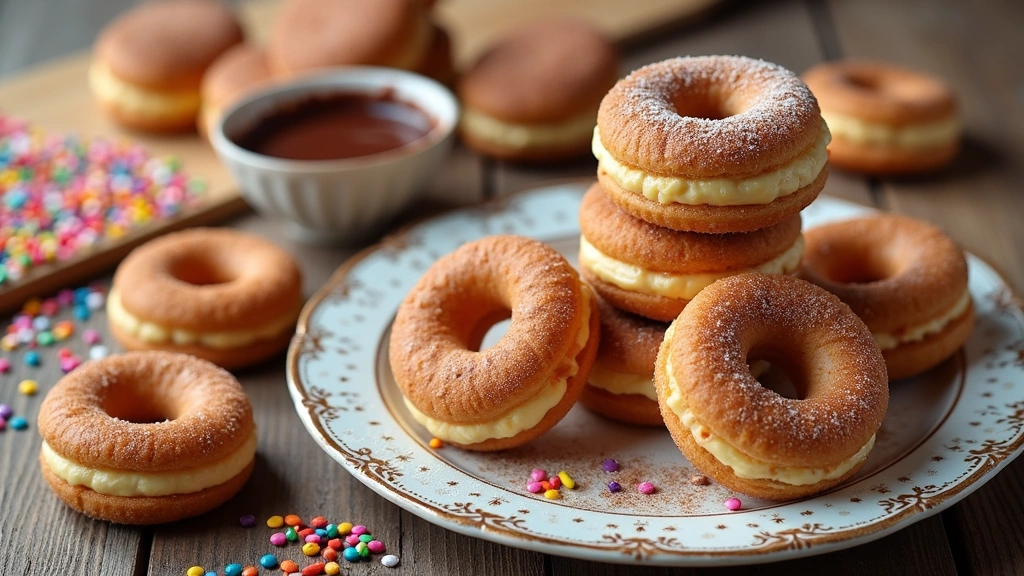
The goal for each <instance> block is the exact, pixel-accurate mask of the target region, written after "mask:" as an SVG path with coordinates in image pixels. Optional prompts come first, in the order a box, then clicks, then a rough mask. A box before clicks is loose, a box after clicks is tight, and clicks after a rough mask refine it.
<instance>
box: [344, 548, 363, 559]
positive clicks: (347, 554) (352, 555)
mask: <svg viewBox="0 0 1024 576" xmlns="http://www.w3.org/2000/svg"><path fill="white" fill-rule="evenodd" d="M342 556H344V558H345V560H347V561H349V562H359V560H361V559H362V557H361V556H359V551H358V550H356V549H355V548H346V549H345V551H344V552H343V553H342Z"/></svg>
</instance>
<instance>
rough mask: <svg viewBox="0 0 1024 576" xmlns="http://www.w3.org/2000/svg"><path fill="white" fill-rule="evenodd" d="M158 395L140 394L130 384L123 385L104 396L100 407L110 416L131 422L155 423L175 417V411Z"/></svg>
mask: <svg viewBox="0 0 1024 576" xmlns="http://www.w3.org/2000/svg"><path fill="white" fill-rule="evenodd" d="M159 396H160V395H158V394H141V393H140V391H138V390H135V389H134V387H132V386H123V387H119V388H118V390H116V392H114V393H112V394H108V395H107V396H106V398H104V400H103V403H102V408H103V411H104V412H106V413H107V415H108V416H110V417H111V418H116V419H118V420H124V421H125V422H131V423H133V424H155V423H159V422H167V421H170V420H174V419H175V418H177V413H176V411H174V410H172V409H171V407H170V406H168V405H167V404H166V402H164V401H163V399H162V398H160V397H159Z"/></svg>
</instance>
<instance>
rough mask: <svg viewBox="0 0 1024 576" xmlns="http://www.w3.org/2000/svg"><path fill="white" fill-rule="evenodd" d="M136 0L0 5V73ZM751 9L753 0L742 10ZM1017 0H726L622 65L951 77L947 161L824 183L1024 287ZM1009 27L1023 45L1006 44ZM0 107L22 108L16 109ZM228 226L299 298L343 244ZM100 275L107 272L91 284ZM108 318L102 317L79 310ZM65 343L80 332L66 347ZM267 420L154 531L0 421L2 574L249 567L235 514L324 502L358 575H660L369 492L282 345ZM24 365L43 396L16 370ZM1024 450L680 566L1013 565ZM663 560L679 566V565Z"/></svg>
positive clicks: (1022, 11)
mask: <svg viewBox="0 0 1024 576" xmlns="http://www.w3.org/2000/svg"><path fill="white" fill-rule="evenodd" d="M132 3H133V2H132V0H45V1H44V0H40V1H37V2H28V1H27V0H0V75H6V74H11V73H13V72H15V71H17V70H20V69H22V68H24V67H27V66H30V65H32V64H35V63H38V62H40V61H43V60H46V59H49V58H53V57H56V56H58V55H61V54H63V53H66V52H69V51H72V50H78V49H81V48H84V47H86V46H88V45H89V43H90V42H91V40H92V38H93V36H94V35H95V33H96V31H97V30H98V29H99V28H100V27H101V26H102V25H103V24H104V23H105V22H106V21H107V20H108V19H110V18H111V17H112V16H113V15H114V14H116V13H117V12H118V11H119V10H121V9H123V8H124V7H125V6H127V5H129V4H132ZM755 4H756V5H755ZM1022 27H1024V3H1021V2H1011V1H1005V0H977V1H974V2H960V1H958V0H934V1H925V0H916V1H911V0H845V1H843V0H833V1H830V2H813V1H806V2H805V1H801V0H779V1H772V2H760V3H750V5H746V4H740V3H736V4H730V5H726V6H725V7H724V8H722V9H720V10H719V11H717V12H716V13H714V14H712V15H711V16H709V17H707V18H706V19H704V20H703V21H701V22H699V23H697V24H689V25H687V26H685V27H676V28H671V29H667V30H665V31H663V32H662V33H659V35H657V36H655V37H653V38H648V39H646V40H644V41H643V42H642V43H636V44H634V45H630V46H625V47H624V51H625V62H624V66H623V70H624V71H628V70H631V69H633V68H636V67H638V66H640V65H642V64H645V63H648V62H653V61H656V60H661V59H663V58H666V57H670V56H676V55H682V54H716V53H728V54H733V53H735V54H745V55H750V56H756V57H761V58H764V59H767V60H770V61H773V62H778V63H780V64H782V65H784V66H786V67H788V68H790V69H793V70H796V71H802V70H804V69H806V68H807V67H808V66H810V65H812V64H814V63H815V62H818V61H820V60H823V59H830V58H838V57H844V56H865V57H876V58H881V59H885V60H891V61H893V62H898V63H902V64H905V65H908V66H912V67H916V68H920V69H922V70H927V71H929V72H932V73H934V74H937V75H939V76H942V77H944V78H945V79H947V80H948V81H949V82H950V83H951V84H952V86H953V87H954V89H955V90H956V92H957V93H958V94H959V96H960V98H961V102H962V104H963V115H964V118H965V120H966V125H967V140H966V147H965V149H964V151H963V153H962V154H961V156H960V157H959V158H958V159H957V161H956V163H955V164H954V166H953V167H952V168H950V169H949V170H947V171H945V172H943V173H942V174H937V175H935V176H930V177H927V178H920V179H899V180H887V179H886V180H878V179H867V178H862V177H858V176H852V175H848V174H844V173H841V172H838V171H836V172H833V173H832V174H831V175H830V177H829V181H828V185H827V186H826V189H825V193H826V194H831V195H834V196H839V197H843V198H848V199H851V200H854V201H857V202H861V203H864V204H870V205H874V206H878V207H880V208H883V209H887V210H891V211H894V212H899V213H904V214H910V215H914V216H917V217H921V218H924V219H927V220H930V221H932V222H935V223H937V224H939V225H940V226H942V227H944V228H945V229H946V230H948V231H949V232H950V233H951V234H952V235H953V236H954V237H955V238H956V239H957V240H959V241H960V242H961V243H963V245H964V246H965V247H966V248H968V249H969V250H971V251H973V252H975V253H976V254H978V255H980V256H982V257H984V258H986V259H987V260H988V261H990V262H992V263H994V264H995V265H996V266H997V267H998V268H1000V269H1001V270H1002V271H1003V272H1004V274H1005V275H1006V277H1007V278H1008V280H1009V281H1010V282H1011V283H1012V284H1013V285H1014V286H1016V287H1017V288H1018V289H1020V288H1021V287H1024V195H1022V194H1021V191H1022V190H1024V65H1022V64H1021V61H1020V58H1021V54H1022V51H1024V45H1022V44H1021V42H1020V40H1019V38H1020V36H1019V34H1020V30H1021V28H1022ZM1015 39H1016V40H1015ZM7 112H12V113H15V114H16V113H17V110H9V111H7ZM594 168H595V165H594V162H593V161H592V160H587V161H581V162H579V163H575V164H571V165H561V166H557V167H550V168H544V169H531V168H522V167H516V166H510V165H506V164H503V163H497V162H491V161H488V160H483V159H481V158H479V157H477V156H474V155H472V154H470V153H469V152H467V151H465V150H461V149H459V150H457V151H456V153H455V155H454V156H453V157H452V158H451V160H450V161H449V163H448V164H447V165H446V166H444V168H443V169H442V170H441V171H440V172H439V174H438V178H437V181H436V182H435V184H434V185H433V190H432V192H433V193H434V194H435V195H438V194H441V195H445V196H446V197H449V198H452V199H457V200H456V201H457V202H463V203H464V202H467V201H478V200H482V199H486V198H488V197H494V196H498V195H502V194H506V193H509V192H511V191H515V190H517V189H521V188H523V187H527V186H530V185H532V184H535V183H538V182H542V181H544V180H549V179H552V178H560V177H565V176H587V175H592V174H593V173H594ZM229 225H230V226H233V227H237V228H241V229H246V230H250V231H253V232H256V233H258V234H263V235H266V236H268V237H270V238H273V239H274V240H275V241H277V242H279V243H281V244H283V245H285V246H286V247H288V248H289V249H291V250H292V252H293V253H294V254H295V255H296V257H298V258H299V261H300V263H301V265H302V268H303V272H304V273H305V278H306V290H307V292H308V293H312V292H313V291H314V290H315V289H316V288H317V287H318V286H320V285H321V284H322V283H323V282H324V281H326V279H327V278H328V276H329V275H330V273H331V272H332V271H333V270H334V269H335V268H336V267H337V266H338V265H339V264H341V263H342V262H343V261H344V260H345V258H346V257H348V256H349V255H350V254H351V252H350V251H343V250H329V249H312V248H307V247H300V246H296V245H292V244H290V243H288V241H287V240H285V239H284V238H283V236H282V235H281V234H280V231H279V230H278V229H277V228H276V227H275V226H273V225H271V224H268V223H267V222H265V221H263V220H261V219H260V218H258V217H256V216H255V215H248V216H244V217H242V218H239V219H237V220H235V221H233V222H231V223H229ZM101 280H102V281H105V280H106V279H105V278H104V279H101ZM90 324H92V325H93V327H94V328H97V329H101V330H102V329H104V322H103V318H102V315H97V316H96V317H94V319H93V320H92V321H91V322H90ZM75 346H77V347H78V352H80V353H84V352H85V350H84V345H82V344H81V343H80V342H79V343H76V344H75ZM238 376H239V378H240V380H241V381H242V382H243V384H244V385H245V387H246V389H247V390H248V392H249V394H250V396H251V398H252V402H253V405H254V408H255V413H256V420H257V423H258V426H259V428H260V431H261V434H260V446H259V455H258V458H257V465H256V471H255V473H254V475H253V478H252V480H250V482H249V483H248V485H247V486H246V487H245V489H244V490H243V491H242V492H241V494H239V495H238V496H237V497H236V498H234V499H233V500H231V501H230V502H229V503H228V504H226V505H225V506H223V507H222V508H220V509H219V510H216V511H214V512H212V513H210V514H208V515H206V516H203V517H200V518H196V519H192V520H188V521H184V522H179V523H176V524H171V525H167V526H157V527H153V528H141V529H140V528H131V527H125V526H115V525H110V524H107V523H104V522H96V521H92V520H89V519H88V518H86V517H84V516H81V515H79V514H77V513H75V512H72V511H71V510H70V509H68V508H66V507H65V506H63V505H62V504H60V503H59V501H58V500H57V499H56V498H55V497H53V496H52V495H51V494H50V491H49V489H48V488H47V487H46V485H45V483H44V482H43V480H42V478H41V477H40V474H39V470H38V463H37V455H38V452H39V444H40V439H39V438H38V436H37V435H36V434H35V433H34V432H33V431H32V430H30V431H28V432H14V431H11V430H8V431H6V432H4V433H2V434H0V574H4V575H6V574H10V575H15V574H17V575H22V574H46V575H58V574H60V575H64V574H104V575H108V574H109V575H121V574H124V575H141V574H157V575H165V574H171V575H173V574H184V571H185V569H186V568H187V567H188V566H191V565H192V564H201V565H206V566H220V567H223V566H224V564H226V563H228V562H236V561H237V562H243V563H245V562H248V563H254V562H255V560H256V558H258V556H259V555H260V554H263V553H265V552H267V551H268V549H269V548H270V546H269V544H268V542H267V541H266V536H267V534H266V530H243V529H241V528H239V527H238V523H237V518H238V516H239V515H240V514H244V513H253V514H255V515H256V516H257V517H258V518H260V520H261V521H262V519H264V518H266V517H267V516H269V515H271V514H277V513H282V514H283V513H288V512H292V511H294V512H297V513H300V514H303V515H312V514H315V513H322V514H324V515H326V516H329V517H331V518H341V517H344V518H346V519H351V520H353V521H357V522H360V523H364V524H366V525H368V526H370V527H371V528H372V530H373V532H374V534H376V535H377V536H379V537H380V539H381V540H383V541H384V542H385V543H387V545H388V546H389V547H390V550H391V551H392V552H393V553H395V554H397V555H399V556H400V557H401V559H402V563H401V565H400V568H398V569H396V571H395V572H390V571H389V570H388V569H385V568H383V567H382V566H381V565H380V564H378V563H372V564H360V565H356V566H351V567H349V568H346V573H353V574H383V573H395V574H415V575H420V574H438V575H448V574H468V575H485V574H517V575H523V576H527V575H535V574H536V575H540V574H545V575H550V574H588V575H590V576H597V575H600V574H612V573H622V574H635V575H640V574H655V573H663V572H664V573H668V572H669V571H668V570H665V571H661V570H656V569H650V568H630V567H621V566H613V565H601V564H595V563H590V562H583V561H579V560H571V559H566V558H560V557H555V556H546V555H544V554H540V553H537V552H532V551H529V550H518V549H513V548H507V547H503V546H499V545H495V544H490V543H488V542H484V541H481V540H476V539H473V538H467V537H465V536H459V535H456V534H454V533H451V532H448V531H446V530H444V529H441V528H438V527H436V526H433V525H431V524H429V523H427V522H426V521H424V520H421V519H420V518H418V517H416V516H414V515H412V514H410V513H408V512H405V511H403V510H401V509H399V508H398V507H396V506H394V505H392V504H390V503H388V502H386V501H385V500H383V499H382V498H380V497H378V496H376V495H375V494H374V493H373V492H371V491H370V490H369V489H368V488H365V487H364V486H362V485H361V484H360V483H359V482H358V481H356V480H355V479H354V478H352V477H351V476H349V475H348V474H346V473H345V472H343V471H342V470H341V469H340V467H339V466H338V465H337V464H336V463H335V462H334V461H333V460H331V458H330V457H328V456H327V455H326V454H325V453H324V452H323V451H321V450H320V449H319V448H318V447H317V446H316V444H315V443H314V442H313V441H312V440H311V438H310V436H309V435H308V434H307V433H306V431H305V429H303V427H302V424H301V423H300V422H299V418H298V417H297V416H296V413H295V411H294V409H293V408H292V402H291V399H290V398H289V396H288V392H287V390H286V387H285V385H284V358H283V356H282V357H279V358H277V359H275V360H273V361H271V362H268V363H266V364H265V365H263V366H260V367H258V368H255V369H251V370H247V371H244V372H241V373H239V374H238ZM25 377H32V378H35V379H37V380H38V381H39V382H40V384H41V388H42V390H41V393H40V394H39V395H37V396H35V397H25V396H22V395H20V394H18V393H17V392H16V383H17V382H18V381H20V380H21V379H22V378H25ZM58 378H59V372H58V370H57V367H56V362H55V361H52V359H51V361H49V362H47V363H46V364H45V365H44V366H43V367H42V368H38V369H26V368H24V367H22V366H21V363H20V362H16V367H15V369H14V370H13V372H12V373H11V374H8V375H7V376H3V377H0V402H6V403H9V404H12V406H13V407H14V408H15V409H16V411H17V412H18V413H19V414H21V415H25V416H28V417H30V419H32V420H34V416H35V414H36V412H37V410H38V408H39V405H40V403H41V401H42V397H43V395H44V394H45V391H46V390H47V389H48V388H49V386H51V385H52V384H53V383H54V382H56V381H57V379H58ZM1022 493H1024V460H1019V461H1017V462H1016V463H1014V464H1012V465H1011V466H1009V467H1008V468H1007V469H1006V470H1004V471H1003V472H1002V473H1001V474H1000V475H999V476H998V478H996V479H995V480H993V481H992V482H990V483H989V484H988V485H986V486H985V487H984V488H982V489H981V490H979V491H978V492H977V493H975V494H974V495H972V496H970V497H969V498H967V499H966V500H965V501H964V502H962V503H960V504H958V505H956V506H954V507H953V508H951V509H950V510H947V511H945V512H943V513H941V514H938V515H935V516H932V517H931V518H928V519H927V520H923V521H921V522H919V523H917V524H915V525H913V526H911V527H909V528H906V529H904V530H902V531H900V532H897V533H896V534H893V535H891V536H887V537H885V538H882V539H881V540H877V541H875V542H872V543H870V544H866V545H863V546H860V547H857V548H854V549H850V550H846V551H843V552H837V553H833V554H829V555H825V556H819V557H814V558H809V559H803V560H796V561H789V562H783V563H779V564H773V565H770V566H764V567H756V568H732V569H721V570H690V571H689V572H692V573H712V572H718V573H737V574H747V573H755V571H756V572H757V573H763V572H778V573H788V574H817V573H822V572H828V573H830V574H835V575H841V574H857V575H863V574H868V573H881V574H897V573H898V574H908V573H917V574H951V573H965V574H1009V573H1024V531H1022V530H1020V529H1019V523H1018V520H1019V519H1021V518H1024V496H1022ZM686 572H688V571H686V570H676V571H672V573H686Z"/></svg>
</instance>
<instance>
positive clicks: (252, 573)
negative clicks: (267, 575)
mask: <svg viewBox="0 0 1024 576" xmlns="http://www.w3.org/2000/svg"><path fill="white" fill-rule="evenodd" d="M259 573H260V571H259V569H258V568H256V567H255V566H246V567H245V568H242V576H258V574H259Z"/></svg>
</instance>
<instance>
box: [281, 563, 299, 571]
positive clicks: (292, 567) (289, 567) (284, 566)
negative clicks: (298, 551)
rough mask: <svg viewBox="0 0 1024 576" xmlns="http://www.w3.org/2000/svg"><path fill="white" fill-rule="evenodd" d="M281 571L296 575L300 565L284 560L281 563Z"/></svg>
mask: <svg viewBox="0 0 1024 576" xmlns="http://www.w3.org/2000/svg"><path fill="white" fill-rule="evenodd" d="M281 571H282V572H284V573H285V574H294V573H296V572H298V571H299V565H298V564H296V563H295V562H292V561H291V560H284V561H282V562H281Z"/></svg>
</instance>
